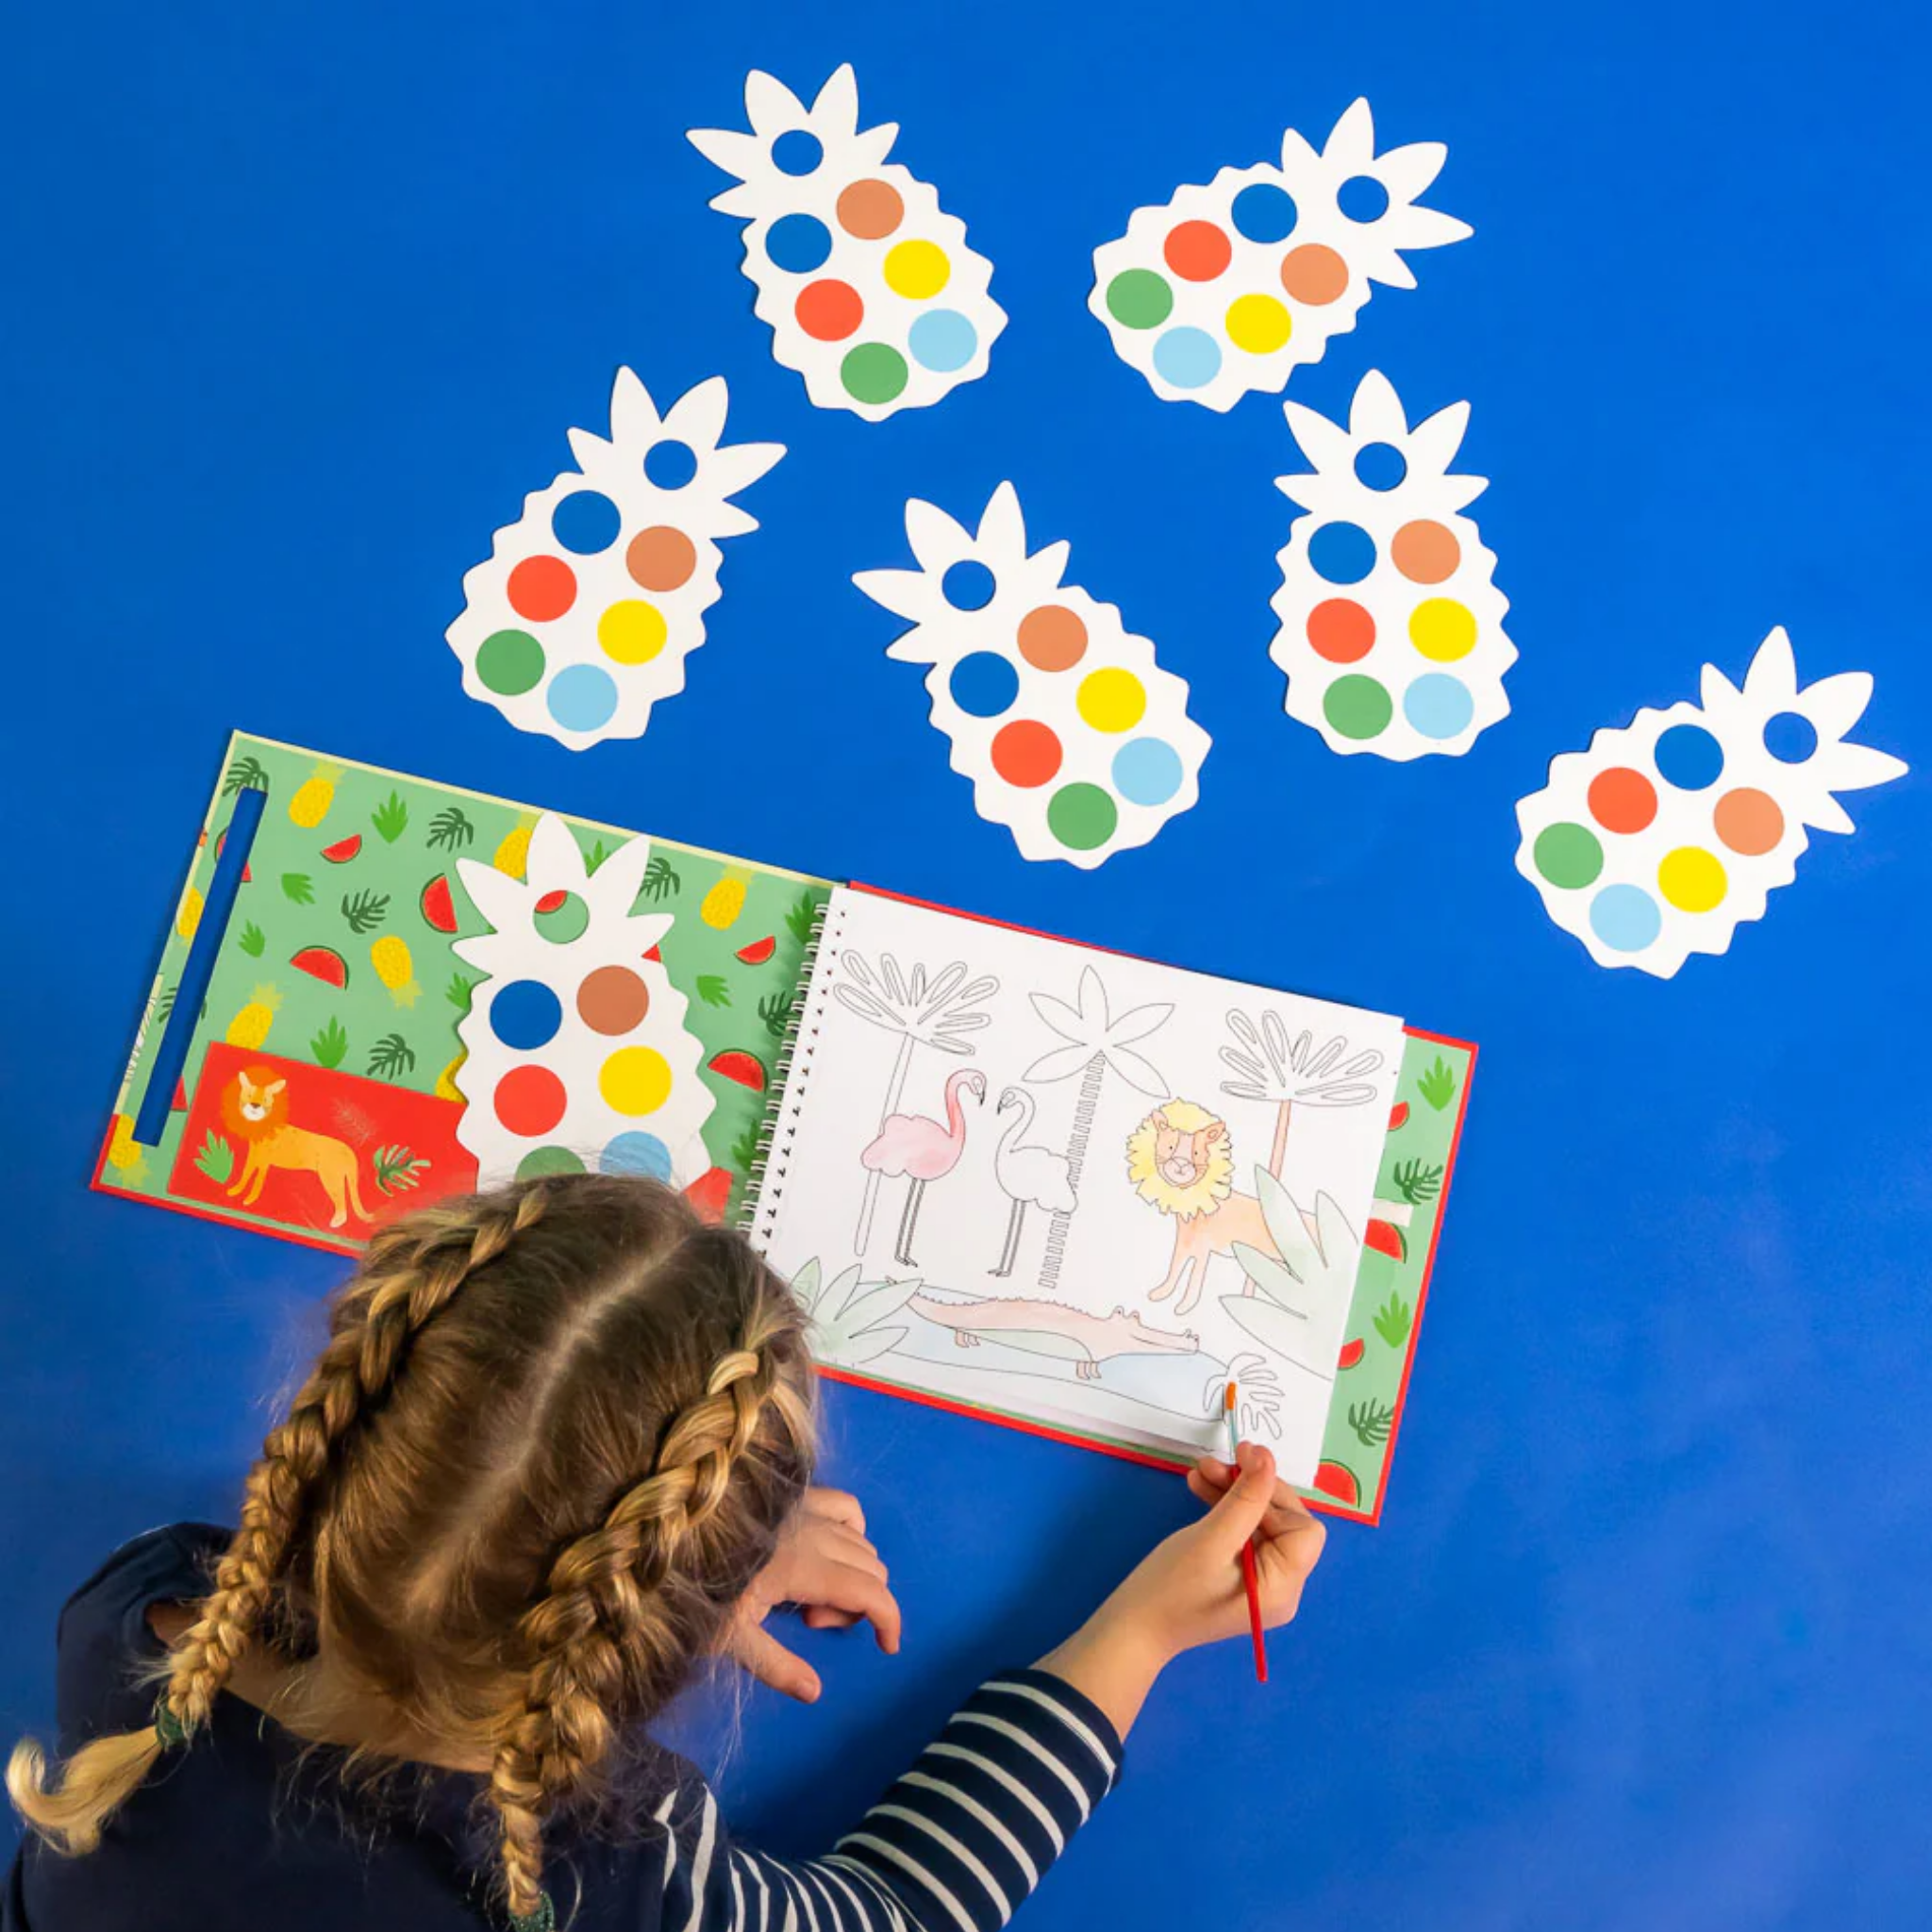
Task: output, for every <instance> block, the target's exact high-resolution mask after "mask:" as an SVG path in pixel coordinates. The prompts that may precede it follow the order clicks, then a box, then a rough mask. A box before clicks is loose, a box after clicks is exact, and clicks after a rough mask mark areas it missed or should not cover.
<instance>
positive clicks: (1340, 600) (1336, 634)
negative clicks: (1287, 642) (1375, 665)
mask: <svg viewBox="0 0 1932 1932" xmlns="http://www.w3.org/2000/svg"><path fill="white" fill-rule="evenodd" d="M1307 632H1308V642H1309V644H1310V646H1311V647H1312V648H1313V650H1314V653H1315V655H1316V657H1318V658H1326V659H1327V660H1328V662H1329V663H1331V664H1355V663H1358V662H1359V661H1360V660H1361V659H1362V658H1366V657H1367V656H1368V655H1369V653H1370V652H1371V651H1372V650H1374V647H1375V620H1374V618H1373V617H1371V616H1370V615H1369V613H1368V612H1367V611H1366V610H1364V609H1363V608H1362V607H1361V606H1360V605H1359V604H1357V602H1356V601H1355V599H1354V598H1353V597H1329V598H1326V599H1324V601H1323V602H1322V603H1320V604H1317V605H1316V606H1315V608H1313V609H1312V610H1311V611H1309V612H1308V623H1307Z"/></svg>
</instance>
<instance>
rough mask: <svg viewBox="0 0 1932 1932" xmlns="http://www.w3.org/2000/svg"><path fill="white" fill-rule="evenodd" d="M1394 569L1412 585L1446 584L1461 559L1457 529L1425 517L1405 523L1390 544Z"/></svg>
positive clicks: (1460, 546)
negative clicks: (1432, 521)
mask: <svg viewBox="0 0 1932 1932" xmlns="http://www.w3.org/2000/svg"><path fill="white" fill-rule="evenodd" d="M1389 555H1390V557H1391V558H1393V560H1394V563H1395V568H1396V569H1397V570H1399V571H1400V572H1401V573H1402V575H1404V576H1406V577H1407V579H1408V580H1409V582H1410V583H1412V584H1440V583H1445V582H1446V581H1447V580H1448V579H1449V578H1450V577H1453V576H1454V575H1456V566H1457V564H1459V563H1460V562H1461V561H1462V545H1461V544H1460V543H1458V542H1457V541H1456V532H1455V531H1454V530H1451V529H1448V528H1447V527H1445V526H1444V525H1441V524H1435V523H1431V522H1430V521H1429V520H1428V519H1427V518H1426V517H1422V518H1418V519H1417V521H1416V522H1414V523H1412V524H1404V525H1403V526H1402V527H1401V529H1399V530H1397V531H1396V533H1395V538H1394V541H1392V542H1391V544H1390V545H1389Z"/></svg>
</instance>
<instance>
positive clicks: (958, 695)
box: [946, 651, 1020, 718]
mask: <svg viewBox="0 0 1932 1932" xmlns="http://www.w3.org/2000/svg"><path fill="white" fill-rule="evenodd" d="M946 687H947V689H948V690H949V691H951V692H952V693H953V702H954V703H955V704H956V705H958V708H960V709H961V710H962V711H964V712H965V713H966V714H967V715H968V716H969V717H972V718H997V717H998V716H999V714H1000V713H1001V712H1002V711H1004V710H1005V709H1006V708H1008V706H1009V705H1010V704H1011V703H1012V702H1013V700H1014V699H1015V698H1016V697H1018V696H1019V695H1020V674H1019V673H1018V672H1017V671H1015V670H1014V669H1013V667H1012V666H1011V665H1010V664H1009V663H1008V661H1007V660H1006V659H1005V658H1002V657H1001V656H1000V655H999V654H998V653H997V652H995V651H972V652H969V653H968V654H967V655H966V656H965V657H963V658H960V659H959V661H958V663H957V664H955V665H954V666H953V671H952V675H951V676H950V677H948V678H947V680H946Z"/></svg>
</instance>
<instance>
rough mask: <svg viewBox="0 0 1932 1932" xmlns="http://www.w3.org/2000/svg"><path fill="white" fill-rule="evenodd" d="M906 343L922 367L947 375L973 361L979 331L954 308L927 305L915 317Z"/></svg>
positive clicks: (914, 358)
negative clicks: (929, 306) (928, 306)
mask: <svg viewBox="0 0 1932 1932" xmlns="http://www.w3.org/2000/svg"><path fill="white" fill-rule="evenodd" d="M906 346H907V347H908V349H910V350H911V351H912V359H913V360H914V361H915V362H917V363H918V364H919V365H920V367H921V368H922V369H936V370H938V371H939V372H940V373H941V375H950V374H951V373H952V372H953V371H954V370H955V369H963V368H965V366H966V365H967V363H969V362H970V361H972V359H973V357H974V351H975V350H976V349H977V348H978V347H979V331H978V330H977V329H976V328H974V326H973V325H972V324H971V323H970V322H968V321H967V320H966V318H965V317H964V316H963V315H961V314H960V313H959V311H958V309H957V308H928V309H927V310H926V311H925V313H924V315H921V316H919V317H918V318H917V319H916V320H915V321H914V323H913V325H912V327H911V329H910V330H909V331H908V334H907V337H906Z"/></svg>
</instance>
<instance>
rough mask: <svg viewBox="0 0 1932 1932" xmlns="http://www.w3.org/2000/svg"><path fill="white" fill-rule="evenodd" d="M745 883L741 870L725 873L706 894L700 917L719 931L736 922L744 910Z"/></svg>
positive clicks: (699, 909) (700, 908)
mask: <svg viewBox="0 0 1932 1932" xmlns="http://www.w3.org/2000/svg"><path fill="white" fill-rule="evenodd" d="M745 885H746V880H745V876H744V874H742V873H741V872H727V873H725V874H724V876H723V877H722V878H720V879H719V881H718V883H717V884H716V885H715V886H713V887H712V888H711V890H710V891H708V892H707V893H706V894H705V898H704V903H703V905H701V906H700V907H699V908H698V917H699V918H700V919H702V920H703V921H704V922H705V924H707V925H708V926H712V927H715V928H716V929H717V930H718V931H719V932H723V931H724V929H725V928H726V927H727V926H730V925H733V924H736V923H737V920H738V915H739V914H740V913H741V912H742V911H743V910H744V891H745Z"/></svg>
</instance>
